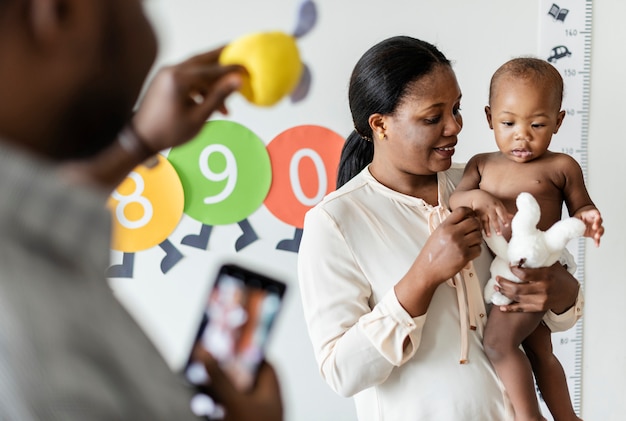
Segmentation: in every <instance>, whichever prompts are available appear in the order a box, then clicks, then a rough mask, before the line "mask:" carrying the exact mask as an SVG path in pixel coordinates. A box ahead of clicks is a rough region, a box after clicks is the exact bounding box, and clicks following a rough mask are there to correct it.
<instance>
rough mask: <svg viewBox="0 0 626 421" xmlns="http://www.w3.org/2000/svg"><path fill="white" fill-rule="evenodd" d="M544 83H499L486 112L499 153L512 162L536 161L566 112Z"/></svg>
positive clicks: (506, 81) (508, 79) (533, 81)
mask: <svg viewBox="0 0 626 421" xmlns="http://www.w3.org/2000/svg"><path fill="white" fill-rule="evenodd" d="M559 107H560V104H559V101H558V100H557V98H556V95H555V94H554V93H553V92H551V91H550V87H549V86H548V85H547V84H546V83H538V82H537V81H535V80H532V79H516V78H513V77H508V78H504V79H503V80H501V81H499V83H498V85H497V89H496V90H495V92H493V94H492V97H491V104H490V106H489V107H487V108H486V110H485V111H486V113H487V121H488V122H489V126H490V127H491V128H492V129H493V131H494V135H495V138H496V144H497V145H498V149H500V151H501V152H502V153H503V154H504V155H505V156H506V157H507V158H508V159H511V160H513V161H515V162H528V161H532V160H534V159H537V158H539V157H540V156H541V155H543V154H544V153H545V152H546V151H547V150H548V146H550V141H551V140H552V135H553V134H555V133H556V132H557V131H558V130H559V127H560V126H561V123H562V121H563V117H564V115H565V112H563V111H560V110H559Z"/></svg>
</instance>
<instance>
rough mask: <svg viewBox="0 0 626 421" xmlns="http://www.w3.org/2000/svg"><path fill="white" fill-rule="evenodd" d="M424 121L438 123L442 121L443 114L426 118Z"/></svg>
mask: <svg viewBox="0 0 626 421" xmlns="http://www.w3.org/2000/svg"><path fill="white" fill-rule="evenodd" d="M424 121H425V122H426V124H437V123H439V122H440V121H441V116H437V117H433V118H426V119H424Z"/></svg>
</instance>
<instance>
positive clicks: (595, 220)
mask: <svg viewBox="0 0 626 421" xmlns="http://www.w3.org/2000/svg"><path fill="white" fill-rule="evenodd" d="M576 217H577V218H578V219H580V220H581V221H583V222H584V223H585V226H586V229H585V237H589V238H593V242H594V243H595V244H596V247H598V246H599V245H600V237H602V235H603V234H604V227H603V226H602V215H600V211H599V210H598V209H591V210H587V211H583V212H580V213H578V214H576Z"/></svg>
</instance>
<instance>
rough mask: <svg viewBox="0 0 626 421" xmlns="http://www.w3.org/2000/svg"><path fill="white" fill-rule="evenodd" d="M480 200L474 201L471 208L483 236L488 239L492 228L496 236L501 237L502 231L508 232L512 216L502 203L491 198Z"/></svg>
mask: <svg viewBox="0 0 626 421" xmlns="http://www.w3.org/2000/svg"><path fill="white" fill-rule="evenodd" d="M481 199H482V200H474V201H473V202H472V208H473V209H474V211H475V212H476V214H477V215H478V219H479V220H480V223H481V225H482V229H483V231H484V232H485V235H487V237H490V236H491V229H492V228H493V231H495V233H496V234H497V235H502V233H503V231H506V232H508V231H509V230H508V227H509V226H510V224H511V219H512V218H513V215H511V214H510V213H509V212H508V211H507V209H506V208H505V207H504V204H503V203H502V201H500V200H498V199H496V198H494V197H493V196H489V197H488V198H487V197H481Z"/></svg>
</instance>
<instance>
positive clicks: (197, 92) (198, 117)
mask: <svg viewBox="0 0 626 421" xmlns="http://www.w3.org/2000/svg"><path fill="white" fill-rule="evenodd" d="M220 52H221V49H216V50H213V51H209V52H208V53H204V54H199V55H197V56H194V57H191V58H190V59H188V60H185V61H183V62H181V63H179V64H176V65H173V66H167V67H163V68H162V69H161V70H159V72H158V73H157V74H156V76H155V77H154V79H153V80H152V82H151V83H150V85H149V87H148V90H147V92H146V94H145V96H144V99H143V101H142V102H141V104H140V107H139V109H138V110H137V113H136V114H135V116H134V117H133V127H134V129H135V131H136V132H137V135H138V136H139V138H140V139H141V140H142V141H143V142H144V143H145V146H147V147H148V148H149V149H151V150H152V152H153V153H156V152H159V151H161V150H163V149H166V148H171V147H174V146H178V145H180V144H182V143H184V142H186V141H188V140H189V139H191V138H192V137H194V136H195V135H196V134H197V133H198V131H199V130H200V129H201V128H202V126H203V125H204V123H205V122H206V121H207V119H208V118H209V117H210V116H211V114H213V112H214V111H221V112H222V113H226V112H227V110H226V107H225V105H224V100H225V99H226V97H227V96H228V95H230V94H231V93H232V92H233V91H234V90H236V89H238V88H239V86H241V78H242V73H243V72H244V70H243V68H242V67H240V66H222V65H220V64H219V63H218V58H219V55H220Z"/></svg>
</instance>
